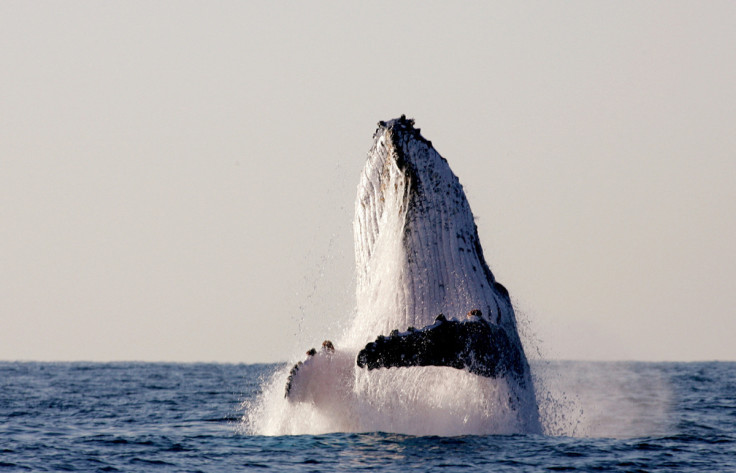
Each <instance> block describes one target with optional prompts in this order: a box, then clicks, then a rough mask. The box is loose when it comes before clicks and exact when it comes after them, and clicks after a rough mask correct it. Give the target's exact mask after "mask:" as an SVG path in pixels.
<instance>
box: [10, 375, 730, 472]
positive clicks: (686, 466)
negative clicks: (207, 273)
mask: <svg viewBox="0 0 736 473" xmlns="http://www.w3.org/2000/svg"><path fill="white" fill-rule="evenodd" d="M283 369H284V365H283V364H270V365H262V364H259V365H246V364H208V363H201V364H200V363H194V364H182V363H41V362H0V472H6V471H7V472H11V471H124V472H144V471H145V472H150V471H161V472H169V471H170V472H174V471H181V472H199V471H201V472H215V471H217V472H230V471H294V472H307V471H320V472H321V471H368V470H373V471H382V472H405V471H407V470H416V471H437V472H439V471H441V472H474V471H510V472H526V471H647V472H653V471H663V472H664V471H667V472H669V471H736V394H735V393H736V363H733V362H704V363H624V362H618V363H604V362H594V363H590V362H549V363H541V362H534V363H533V372H534V376H535V383H538V385H539V386H538V389H537V391H538V398H539V402H540V410H541V413H542V419H543V422H544V424H545V432H546V434H545V435H518V434H517V435H465V436H412V435H405V434H398V433H389V432H361V433H325V434H320V435H280V436H278V435H276V436H265V435H258V434H257V433H256V432H252V431H250V430H249V429H251V427H249V425H248V423H247V422H245V421H244V419H247V418H248V414H249V413H248V410H249V409H252V408H253V406H254V403H255V401H256V399H257V398H258V397H259V396H260V395H261V394H262V392H263V390H264V386H265V385H266V384H267V382H268V380H269V379H270V378H271V377H272V376H273V375H274V373H276V372H277V371H278V370H283Z"/></svg>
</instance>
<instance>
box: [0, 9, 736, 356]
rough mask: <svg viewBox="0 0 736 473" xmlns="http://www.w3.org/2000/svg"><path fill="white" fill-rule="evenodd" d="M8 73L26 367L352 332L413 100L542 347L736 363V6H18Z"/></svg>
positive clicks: (3, 113)
mask: <svg viewBox="0 0 736 473" xmlns="http://www.w3.org/2000/svg"><path fill="white" fill-rule="evenodd" d="M0 65H1V66H0V222H2V226H1V227H0V359H6V360H16V359H25V360H173V361H196V360H200V361H233V362H241V361H242V362H257V361H281V360H286V359H288V358H291V357H293V356H294V355H295V354H296V353H301V352H303V351H304V350H305V349H306V348H308V347H309V346H312V345H316V344H317V343H320V342H321V341H322V340H323V339H324V338H327V337H334V336H335V334H337V333H339V327H340V324H341V323H343V324H344V323H346V322H347V321H349V317H350V314H351V310H352V307H353V294H352V291H353V284H352V283H351V278H352V274H353V249H352V244H353V243H352V216H353V215H352V214H353V202H354V198H355V188H356V185H357V183H358V177H359V173H360V170H361V168H362V166H363V164H364V161H365V157H366V153H367V151H368V149H369V148H370V145H371V137H372V134H373V131H374V129H375V125H376V122H377V121H378V120H382V119H389V118H393V117H396V116H398V115H400V114H402V113H405V114H407V115H408V116H410V117H414V118H415V119H416V121H417V126H419V127H420V128H421V129H422V133H423V134H424V136H425V137H426V138H428V139H430V140H432V142H433V143H434V145H435V147H436V148H437V150H438V151H439V152H440V153H441V154H442V155H443V156H444V157H445V158H447V160H448V161H449V163H450V165H451V166H452V168H453V170H454V171H455V173H456V174H457V175H458V176H459V178H460V181H461V183H463V185H464V186H465V190H466V193H467V195H468V198H469V201H470V205H471V207H472V208H473V211H474V213H475V215H476V217H477V222H478V227H479V231H480V237H481V240H482V242H483V245H484V248H485V254H486V257H487V259H488V262H489V264H490V266H491V269H492V270H493V271H494V273H495V274H496V276H497V278H498V279H499V280H500V281H501V282H502V283H503V284H504V285H505V286H506V287H507V288H508V289H509V291H510V292H511V295H512V298H513V299H514V301H515V303H516V306H517V310H518V317H519V319H520V322H521V325H522V326H523V327H524V332H525V334H526V336H528V337H529V338H530V339H531V340H533V342H532V344H531V345H533V346H531V347H529V348H528V351H530V352H532V353H536V352H537V351H539V352H540V353H541V354H542V355H544V356H548V357H554V358H576V359H638V360H699V359H730V360H734V359H736V343H735V342H734V337H735V336H736V277H735V276H734V270H735V269H736V218H734V217H735V214H736V212H735V211H736V86H735V85H734V84H736V3H734V2H730V1H727V2H716V1H709V2H690V1H688V2H677V1H669V0H668V1H662V2H646V1H631V2H621V1H615V2H614V1H611V2H602V1H601V2H589V1H584V2H570V1H566V2H531V3H529V2H504V3H494V2H488V1H482V2H476V3H471V2H461V3H458V2H443V3H439V2H394V1H392V2H382V1H371V2H362V3H357V2H350V3H348V2H273V1H264V2H250V1H249V2H234V1H233V2H212V1H208V2H186V1H170V2H149V1H141V2H133V1H125V2H74V1H68V2H25V1H4V2H0ZM530 354H531V353H530Z"/></svg>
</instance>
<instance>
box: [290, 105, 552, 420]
mask: <svg viewBox="0 0 736 473" xmlns="http://www.w3.org/2000/svg"><path fill="white" fill-rule="evenodd" d="M373 138H374V141H373V146H372V148H371V150H370V152H369V154H368V159H367V162H366V164H365V167H364V169H363V172H362V174H361V177H360V182H359V185H358V192H357V197H356V202H355V218H354V222H353V229H354V242H355V262H356V278H357V281H356V295H357V309H356V320H355V322H354V323H353V324H352V326H351V327H350V329H349V330H348V331H347V333H346V335H345V337H344V339H343V340H339V343H335V344H333V343H332V342H330V341H325V342H324V343H323V345H322V348H321V349H319V350H317V349H311V350H310V351H308V352H307V358H306V359H305V360H304V361H302V362H299V363H297V364H296V365H295V366H294V367H293V368H292V370H291V373H290V374H289V377H288V380H287V384H286V389H285V397H286V398H287V399H288V400H289V402H291V403H299V402H308V403H312V404H313V405H315V406H324V407H325V408H327V409H343V410H349V409H350V405H351V403H350V401H349V400H350V399H353V398H355V397H356V396H359V395H360V393H359V392H358V390H357V388H356V387H355V384H356V379H357V378H358V377H359V376H370V373H378V372H382V371H384V370H413V369H414V370H416V369H423V368H422V367H436V368H440V369H443V370H463V371H466V372H467V373H468V374H469V375H470V376H478V377H481V378H484V379H485V378H487V379H489V380H492V381H493V382H494V383H496V384H495V385H494V386H498V385H499V384H503V386H504V389H505V390H504V391H503V392H505V393H506V394H504V395H503V396H497V397H498V398H503V399H502V400H504V402H507V406H506V407H507V408H508V409H509V410H510V411H511V412H512V413H513V415H514V416H516V425H517V428H516V430H517V431H523V432H540V431H541V427H540V423H539V414H538V409H537V404H536V398H535V394H534V387H533V383H532V378H531V373H530V369H529V363H528V361H527V359H526V356H525V354H524V349H523V346H522V343H521V340H520V338H519V335H518V332H517V327H516V317H515V314H514V310H513V307H512V304H511V300H510V297H509V293H508V291H507V290H506V289H505V288H504V287H503V286H502V285H501V284H500V283H499V282H497V281H496V279H495V277H494V275H493V273H492V272H491V270H490V268H489V266H488V264H487V263H486V260H485V257H484V254H483V249H482V247H481V244H480V239H479V238H478V231H477V227H476V225H475V221H474V218H473V213H472V212H471V209H470V205H469V204H468V201H467V198H466V196H465V192H464V190H463V187H462V185H461V184H460V182H459V180H458V178H457V177H456V176H455V174H454V173H453V172H452V170H451V169H450V166H449V165H448V163H447V161H446V160H445V159H444V158H443V157H442V156H440V154H439V153H438V152H437V151H436V150H435V149H434V147H433V146H432V143H431V142H430V141H428V140H426V139H425V138H424V137H423V136H422V135H421V133H420V130H419V129H418V128H415V127H414V121H413V120H411V119H407V118H406V117H405V116H403V115H402V116H401V117H400V118H398V119H394V120H390V121H381V122H379V123H378V128H377V130H376V132H375V134H374V137H373ZM366 372H368V374H364V373H366ZM400 372H401V371H398V372H397V373H400ZM428 389H431V387H428ZM498 392H500V391H499V390H498V389H496V393H497V394H498ZM488 404H489V405H490V404H493V403H488Z"/></svg>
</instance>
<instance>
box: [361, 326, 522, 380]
mask: <svg viewBox="0 0 736 473" xmlns="http://www.w3.org/2000/svg"><path fill="white" fill-rule="evenodd" d="M522 360H523V358H522V354H521V352H520V350H519V349H518V348H517V347H515V346H514V344H513V343H511V340H510V339H509V337H508V335H507V334H506V331H505V330H504V329H503V328H501V327H499V326H498V325H494V324H491V323H489V322H488V321H486V320H484V319H483V318H481V317H475V318H474V319H473V320H467V321H463V322H458V321H454V320H447V319H446V318H445V316H444V315H442V314H440V315H439V316H438V317H437V319H436V321H435V323H434V324H432V325H428V326H426V327H424V328H422V329H419V330H417V329H414V328H409V330H408V331H406V332H403V333H399V332H398V330H394V331H393V332H391V335H389V336H388V337H384V336H379V337H378V338H377V339H376V341H374V342H371V343H369V344H367V345H366V346H365V348H363V349H362V350H361V351H360V352H359V353H358V358H357V360H356V361H357V364H358V366H359V367H361V368H368V369H369V370H373V369H378V368H401V367H410V366H448V367H451V368H456V369H461V370H466V371H469V372H470V373H473V374H476V375H479V376H485V377H488V378H497V377H499V376H504V375H506V374H507V373H511V374H513V375H515V376H516V377H518V378H519V379H523V376H522V375H523V372H524V365H523V361H522Z"/></svg>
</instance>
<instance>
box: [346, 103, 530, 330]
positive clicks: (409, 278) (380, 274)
mask: <svg viewBox="0 0 736 473" xmlns="http://www.w3.org/2000/svg"><path fill="white" fill-rule="evenodd" d="M373 138H374V141H373V146H372V147H371V150H370V152H369V153H368V159H367V161H366V164H365V167H364V169H363V173H362V175H361V179H360V183H359V185H358V192H357V197H356V203H355V219H354V222H353V227H354V241H355V259H356V272H357V292H358V313H359V314H360V316H361V317H362V318H363V319H364V323H363V324H359V325H360V328H361V329H363V332H364V333H361V335H362V337H361V338H366V337H370V336H375V335H376V334H378V333H383V334H387V333H388V332H389V331H390V330H391V329H397V328H398V329H399V330H403V329H406V328H407V327H410V326H416V327H421V326H424V325H427V324H429V323H432V322H433V321H434V318H435V317H436V316H437V315H438V314H440V313H443V314H445V315H446V316H447V317H448V318H458V317H461V316H465V314H467V313H468V311H470V310H474V309H480V311H481V313H482V314H483V317H485V318H486V319H487V321H488V322H490V323H493V324H499V325H502V326H504V327H505V328H507V329H509V331H510V332H512V333H516V322H515V317H514V313H513V309H512V307H511V303H510V300H509V295H508V292H507V291H506V289H505V288H504V287H503V286H501V285H500V284H499V283H497V282H496V279H495V277H494V275H493V273H492V272H491V270H490V268H489V267H488V264H487V263H486V261H485V258H484V255H483V249H482V247H481V244H480V240H479V238H478V230H477V227H476V225H475V221H474V218H473V213H472V211H471V209H470V205H469V204H468V200H467V198H466V196H465V192H464V190H463V186H462V185H461V184H460V181H459V180H458V178H457V176H455V174H454V173H453V172H452V170H451V169H450V166H449V164H448V163H447V161H446V160H445V159H444V158H443V157H442V156H441V155H440V154H439V153H438V152H437V151H436V150H435V149H434V147H433V146H432V143H431V142H430V141H428V140H426V139H425V138H424V137H422V135H421V133H420V130H419V129H417V128H415V127H414V121H413V120H411V119H407V118H406V117H405V116H403V115H402V116H401V117H400V118H398V119H394V120H390V121H385V122H384V121H381V122H379V123H378V128H377V130H376V132H375V134H374V136H373ZM361 308H362V309H364V310H361Z"/></svg>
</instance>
